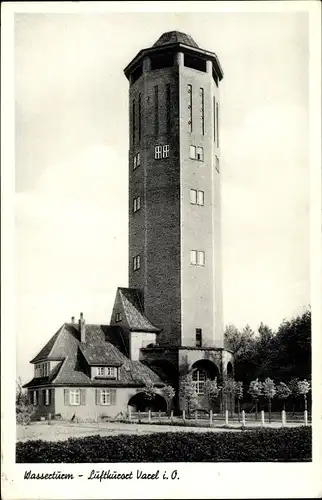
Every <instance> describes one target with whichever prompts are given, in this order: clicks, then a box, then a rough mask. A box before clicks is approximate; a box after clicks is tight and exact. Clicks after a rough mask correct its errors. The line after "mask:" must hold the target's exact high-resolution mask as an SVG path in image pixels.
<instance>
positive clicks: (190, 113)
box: [188, 85, 192, 132]
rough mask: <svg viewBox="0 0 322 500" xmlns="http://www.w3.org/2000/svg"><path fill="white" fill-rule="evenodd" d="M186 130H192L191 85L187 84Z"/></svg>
mask: <svg viewBox="0 0 322 500" xmlns="http://www.w3.org/2000/svg"><path fill="white" fill-rule="evenodd" d="M188 131H189V132H192V85H188Z"/></svg>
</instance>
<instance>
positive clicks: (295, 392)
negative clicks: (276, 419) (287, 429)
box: [288, 377, 300, 416]
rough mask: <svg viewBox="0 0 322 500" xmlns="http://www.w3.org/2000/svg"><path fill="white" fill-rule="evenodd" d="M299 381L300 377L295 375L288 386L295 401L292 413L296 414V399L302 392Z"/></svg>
mask: <svg viewBox="0 0 322 500" xmlns="http://www.w3.org/2000/svg"><path fill="white" fill-rule="evenodd" d="M298 382H299V379H298V377H293V378H292V379H291V381H290V382H289V384H288V387H289V389H290V391H291V394H290V396H291V398H292V401H293V408H292V414H293V416H294V413H295V404H296V399H297V398H298V397H299V395H300V393H299V386H298Z"/></svg>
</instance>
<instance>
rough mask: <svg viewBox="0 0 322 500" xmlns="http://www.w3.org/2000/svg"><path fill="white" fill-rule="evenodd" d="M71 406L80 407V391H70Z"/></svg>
mask: <svg viewBox="0 0 322 500" xmlns="http://www.w3.org/2000/svg"><path fill="white" fill-rule="evenodd" d="M69 404H70V405H72V406H78V405H80V389H70V391H69Z"/></svg>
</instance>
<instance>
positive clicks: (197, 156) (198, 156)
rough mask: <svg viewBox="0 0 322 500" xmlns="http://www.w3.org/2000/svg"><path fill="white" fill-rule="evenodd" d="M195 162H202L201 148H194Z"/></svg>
mask: <svg viewBox="0 0 322 500" xmlns="http://www.w3.org/2000/svg"><path fill="white" fill-rule="evenodd" d="M196 160H198V161H203V147H202V146H197V147H196Z"/></svg>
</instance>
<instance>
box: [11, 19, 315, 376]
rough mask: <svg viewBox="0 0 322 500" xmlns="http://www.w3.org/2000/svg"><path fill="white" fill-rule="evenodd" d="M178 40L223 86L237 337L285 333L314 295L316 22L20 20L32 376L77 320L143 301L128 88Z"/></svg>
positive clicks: (226, 272) (225, 208)
mask: <svg viewBox="0 0 322 500" xmlns="http://www.w3.org/2000/svg"><path fill="white" fill-rule="evenodd" d="M170 30H178V31H183V32H186V33H188V34H190V35H191V36H192V37H193V38H194V40H195V41H196V42H197V43H198V45H199V46H200V47H202V48H204V49H207V50H210V51H212V52H215V53H216V54H217V56H218V57H219V60H220V62H221V65H222V67H223V70H224V79H223V81H222V82H221V87H220V88H221V179H222V237H223V243H222V254H223V299H224V323H225V324H229V323H233V324H235V325H236V326H237V327H239V328H242V327H243V326H245V325H246V324H247V323H248V324H249V325H250V326H251V327H252V328H253V329H254V330H256V328H257V327H258V326H259V324H260V322H261V321H263V322H264V323H266V324H268V325H269V326H270V327H271V328H273V329H275V328H276V327H277V326H278V325H279V324H280V322H281V321H282V320H283V319H284V318H291V317H292V316H293V315H295V314H297V313H299V312H302V311H303V309H304V308H305V307H306V306H307V305H308V304H309V303H310V294H309V287H310V283H309V158H308V152H309V149H308V83H309V82H308V63H309V57H308V56H309V47H308V17H307V14H306V13H305V12H304V13H303V12H302V13H296V12H293V13H264V12H262V13H235V12H231V13H228V12H227V13H195V12H192V13H171V12H165V13H112V12H110V13H106V14H70V15H67V14H16V17H15V103H16V110H15V131H16V134H15V156H16V163H15V165H16V168H15V239H16V247H15V262H16V266H15V267H16V283H15V289H16V293H15V308H16V311H15V313H16V318H17V319H16V330H17V331H16V339H17V340H16V346H17V375H18V376H21V378H22V380H23V381H24V382H26V381H28V378H30V377H31V376H32V367H31V365H29V361H30V360H31V359H32V358H33V357H34V356H35V355H36V354H37V353H38V351H39V350H40V349H41V348H42V347H43V345H44V344H45V343H46V342H47V341H48V340H49V338H50V337H51V336H52V335H53V334H54V333H55V332H56V331H57V330H58V328H59V327H60V326H61V325H62V324H63V323H64V322H66V321H70V318H71V316H75V317H76V318H78V317H79V313H80V311H82V312H84V317H85V318H86V320H87V321H88V322H89V323H109V321H110V316H111V311H112V305H113V301H114V298H115V292H116V288H117V287H118V286H127V284H128V281H127V265H128V260H127V255H128V248H127V243H128V214H127V210H128V208H127V207H128V202H127V199H128V198H127V197H128V179H127V174H128V81H127V79H126V78H125V76H124V74H123V69H124V68H125V67H126V65H127V64H128V63H129V62H130V60H131V59H133V57H134V56H135V55H136V54H137V52H138V51H139V50H141V49H142V48H145V47H149V46H151V45H152V44H153V43H154V42H155V41H156V40H157V39H158V38H159V36H160V35H161V34H162V33H163V32H165V31H170Z"/></svg>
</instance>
